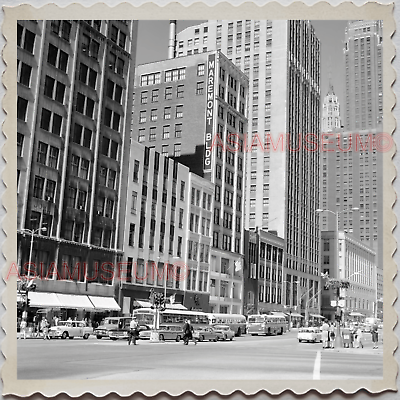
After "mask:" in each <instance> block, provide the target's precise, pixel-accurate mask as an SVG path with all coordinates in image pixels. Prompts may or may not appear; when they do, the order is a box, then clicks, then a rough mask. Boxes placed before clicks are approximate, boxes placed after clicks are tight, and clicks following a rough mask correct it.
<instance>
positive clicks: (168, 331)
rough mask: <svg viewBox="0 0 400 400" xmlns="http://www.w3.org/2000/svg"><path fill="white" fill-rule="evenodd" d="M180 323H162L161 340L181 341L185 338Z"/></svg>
mask: <svg viewBox="0 0 400 400" xmlns="http://www.w3.org/2000/svg"><path fill="white" fill-rule="evenodd" d="M182 329H183V328H182V326H180V325H161V326H160V329H159V331H158V337H159V338H160V340H162V341H164V340H175V341H176V342H179V341H180V340H181V339H183V335H184V334H183V330H182Z"/></svg>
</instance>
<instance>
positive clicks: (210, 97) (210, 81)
mask: <svg viewBox="0 0 400 400" xmlns="http://www.w3.org/2000/svg"><path fill="white" fill-rule="evenodd" d="M214 86H215V54H210V55H209V56H208V59H207V83H206V87H207V93H206V133H205V143H204V144H205V146H204V147H205V148H204V165H203V171H204V172H210V171H211V146H212V136H213V126H214V96H215V95H214Z"/></svg>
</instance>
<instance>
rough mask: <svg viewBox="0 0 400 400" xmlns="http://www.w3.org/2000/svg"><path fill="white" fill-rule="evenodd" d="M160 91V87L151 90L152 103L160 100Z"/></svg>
mask: <svg viewBox="0 0 400 400" xmlns="http://www.w3.org/2000/svg"><path fill="white" fill-rule="evenodd" d="M158 93H159V90H158V89H154V90H152V91H151V102H152V103H157V102H158Z"/></svg>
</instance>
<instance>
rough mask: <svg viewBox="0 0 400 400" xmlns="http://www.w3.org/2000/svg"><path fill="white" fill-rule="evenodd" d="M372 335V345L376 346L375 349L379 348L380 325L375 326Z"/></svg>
mask: <svg viewBox="0 0 400 400" xmlns="http://www.w3.org/2000/svg"><path fill="white" fill-rule="evenodd" d="M371 335H372V343H373V344H374V346H373V347H372V348H373V349H377V348H378V325H373V326H372V328H371Z"/></svg>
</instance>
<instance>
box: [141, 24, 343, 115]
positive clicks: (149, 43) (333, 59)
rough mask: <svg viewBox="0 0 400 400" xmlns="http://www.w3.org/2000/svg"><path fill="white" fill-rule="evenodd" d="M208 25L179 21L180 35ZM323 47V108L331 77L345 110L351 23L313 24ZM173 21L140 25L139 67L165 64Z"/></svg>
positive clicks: (178, 29) (178, 30)
mask: <svg viewBox="0 0 400 400" xmlns="http://www.w3.org/2000/svg"><path fill="white" fill-rule="evenodd" d="M202 22H205V21H195V20H190V21H178V22H177V32H180V31H181V30H183V29H185V28H187V27H188V26H192V25H197V24H199V23H202ZM311 23H312V25H313V27H314V29H315V33H316V35H317V37H318V38H319V39H320V43H321V104H322V101H323V98H324V97H325V96H326V94H327V92H328V87H329V76H330V75H331V79H332V84H333V88H334V91H335V94H336V95H337V96H338V98H339V104H340V105H341V108H342V109H344V98H345V97H344V86H345V82H344V56H343V43H344V35H345V28H346V25H347V21H345V20H339V21H326V20H324V21H311ZM168 35H169V20H164V21H157V20H156V21H139V31H138V47H137V54H136V64H137V65H139V64H144V63H149V62H152V61H157V60H165V59H167V58H168V57H167V55H168Z"/></svg>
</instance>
